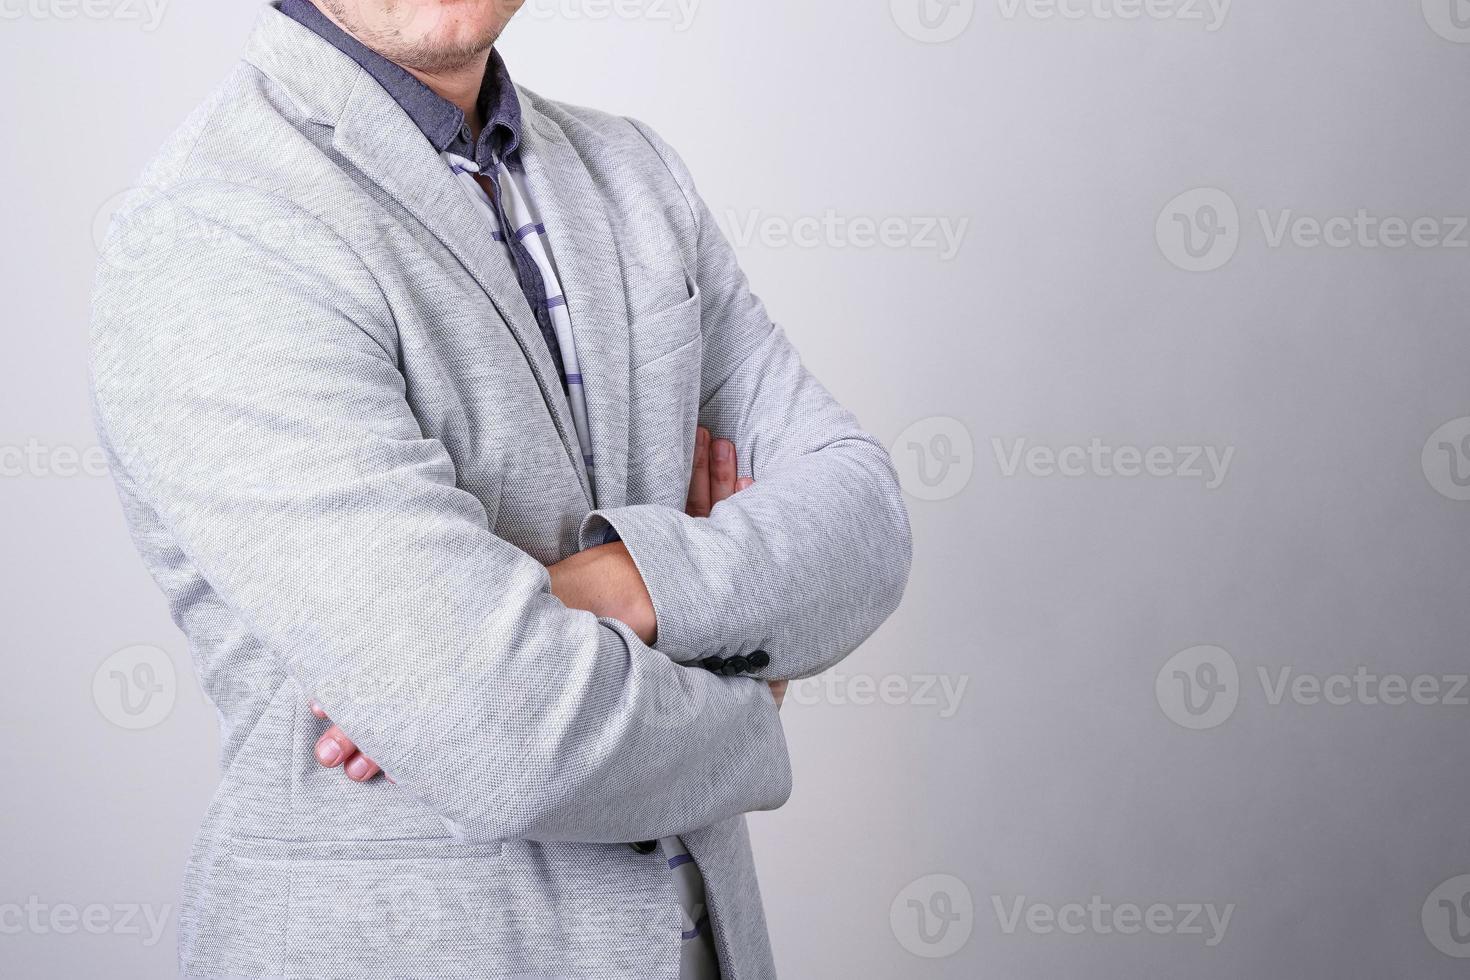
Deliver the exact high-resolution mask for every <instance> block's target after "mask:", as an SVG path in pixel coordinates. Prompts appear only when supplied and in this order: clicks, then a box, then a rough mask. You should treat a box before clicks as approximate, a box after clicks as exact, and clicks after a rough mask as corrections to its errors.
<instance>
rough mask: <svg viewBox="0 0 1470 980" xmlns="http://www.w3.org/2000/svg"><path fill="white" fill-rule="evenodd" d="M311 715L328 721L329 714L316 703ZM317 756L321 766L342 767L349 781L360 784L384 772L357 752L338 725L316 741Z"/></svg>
mask: <svg viewBox="0 0 1470 980" xmlns="http://www.w3.org/2000/svg"><path fill="white" fill-rule="evenodd" d="M311 713H312V714H314V715H316V716H317V717H318V718H321V719H322V720H324V721H325V720H328V719H327V713H326V712H325V711H323V710H322V706H321V705H319V704H317V703H316V702H315V701H313V702H312V703H311ZM315 754H316V761H317V762H318V763H320V764H321V765H324V766H326V767H327V768H329V769H332V768H336V767H337V766H341V767H342V771H343V772H345V773H346V774H347V778H348V779H351V780H355V781H356V782H359V783H365V782H367V781H368V780H369V779H372V778H373V777H374V776H376V775H377V774H378V773H380V772H382V771H383V770H382V769H380V768H379V767H378V764H377V763H376V762H374V761H373V760H372V759H369V758H368V757H367V756H365V755H363V754H362V753H361V752H359V751H357V746H356V745H355V744H353V741H352V739H350V738H348V737H347V733H346V732H344V731H342V729H340V728H338V727H337V726H336V725H333V726H332V727H331V728H328V729H327V730H326V731H325V732H324V733H322V737H321V738H319V739H317V740H316V752H315ZM390 782H391V780H390Z"/></svg>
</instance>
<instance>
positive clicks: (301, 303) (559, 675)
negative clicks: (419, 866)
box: [93, 186, 790, 842]
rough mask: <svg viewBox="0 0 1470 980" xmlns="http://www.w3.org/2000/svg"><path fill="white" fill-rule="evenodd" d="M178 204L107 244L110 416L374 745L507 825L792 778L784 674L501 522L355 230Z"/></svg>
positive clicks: (232, 598)
mask: <svg viewBox="0 0 1470 980" xmlns="http://www.w3.org/2000/svg"><path fill="white" fill-rule="evenodd" d="M173 204H174V207H173V212H174V213H175V214H180V215H182V214H187V215H188V216H189V220H190V221H191V222H195V223H198V226H199V227H206V226H210V227H209V233H208V234H203V235H175V236H174V237H173V239H172V240H165V239H161V240H159V241H158V242H157V243H155V245H154V251H153V253H152V254H150V255H149V256H148V259H149V260H150V261H149V262H147V263H146V268H144V269H142V270H140V271H128V268H118V267H110V266H107V265H106V264H105V263H104V269H103V272H102V273H101V276H100V279H99V288H98V294H97V301H96V309H95V319H94V339H93V350H94V356H93V382H94V391H95V400H96V411H97V416H98V421H99V427H100V428H101V430H102V431H103V435H104V438H105V439H106V440H107V441H108V442H109V443H110V444H111V445H112V447H113V448H114V450H115V451H116V453H117V456H118V461H119V465H121V466H122V468H123V469H124V470H125V471H126V473H127V475H128V477H129V478H130V479H131V480H133V481H134V482H135V483H136V484H137V485H138V487H139V488H140V490H141V491H142V493H143V495H144V496H145V498H146V499H147V500H148V501H149V503H150V504H151V506H152V507H153V508H154V509H155V510H156V511H157V514H158V517H159V518H160V520H161V521H162V522H163V523H164V524H165V525H166V526H167V527H168V528H169V529H170V531H171V533H172V534H173V535H174V537H175V539H176V541H177V543H178V545H179V547H181V548H182V549H183V550H184V552H185V553H186V554H187V555H188V556H189V557H190V559H191V560H192V561H193V562H194V564H195V565H196V566H197V567H198V569H199V570H200V572H201V574H202V575H203V576H204V578H205V579H206V580H207V581H208V582H209V583H210V586H211V587H212V588H213V589H214V590H215V591H216V592H218V593H219V595H220V596H221V598H222V599H223V600H224V601H225V602H227V603H228V604H229V605H230V606H231V608H232V609H233V610H234V611H235V612H236V613H237V615H238V616H239V617H240V618H241V620H242V622H243V623H244V624H245V625H246V626H247V628H249V629H250V630H252V632H254V633H255V634H256V635H257V636H258V637H260V638H261V639H262V640H263V641H264V642H265V643H266V644H267V645H269V646H270V648H271V649H272V650H274V651H275V652H276V653H277V654H278V655H279V657H280V659H281V661H282V664H283V666H284V668H285V670H286V671H287V672H289V674H290V676H291V677H293V678H294V679H295V680H296V682H297V683H299V685H300V686H301V688H302V689H303V691H305V692H306V693H307V694H308V695H315V694H317V693H318V692H326V691H331V692H332V694H331V695H330V696H324V697H322V701H323V707H324V708H325V709H326V711H328V712H329V713H330V714H331V716H332V718H333V719H335V720H336V721H337V722H339V723H340V724H341V725H342V726H343V727H344V728H345V729H347V730H348V731H350V732H352V735H353V738H354V740H355V741H356V742H357V743H358V744H359V745H360V746H361V747H362V749H363V751H364V752H366V753H367V754H368V755H370V756H371V757H372V758H374V759H376V760H378V761H379V762H380V763H382V764H383V765H384V767H385V768H387V769H388V771H390V772H392V773H393V776H394V777H395V779H396V780H397V781H398V783H399V784H400V786H401V787H403V788H404V789H406V790H407V791H409V792H412V793H414V794H415V795H416V796H418V797H419V798H421V799H422V800H423V801H424V802H425V803H426V804H427V805H429V806H430V807H432V808H433V809H434V810H436V811H437V812H439V813H440V814H442V815H444V816H445V817H446V818H448V819H449V820H451V821H453V822H454V823H456V824H458V825H459V826H461V827H463V828H465V829H466V831H467V832H468V833H471V834H473V835H476V836H484V837H488V838H515V837H522V838H531V839H541V840H574V841H589V842H596V841H609V842H615V841H627V840H642V839H648V838H653V837H658V836H662V835H666V834H673V833H681V832H686V831H689V830H693V829H695V828H698V827H703V826H707V825H709V824H711V823H714V822H716V821H718V820H721V819H723V818H725V817H728V816H731V815H733V814H737V813H741V812H746V811H750V810H759V809H768V808H772V807H775V806H779V805H780V804H781V803H782V802H783V801H784V800H785V798H786V796H787V794H788V793H789V789H790V766H789V761H788V759H787V756H786V748H785V741H784V737H783V735H782V732H781V727H780V723H779V720H778V716H777V713H776V706H775V704H774V703H773V700H772V698H771V694H770V692H769V690H768V688H767V686H766V685H765V684H762V683H759V682H757V681H754V680H751V679H746V678H728V677H720V676H716V675H713V674H710V673H707V672H705V671H699V670H689V669H686V668H683V667H681V666H679V665H677V664H674V663H672V662H671V661H670V660H669V659H668V657H666V656H664V655H663V654H661V653H658V652H656V651H653V650H651V649H650V648H649V647H648V646H646V645H645V644H644V643H643V642H642V641H641V640H640V639H639V638H638V636H637V635H636V634H635V632H634V631H633V630H632V629H630V628H629V627H628V626H626V625H625V624H623V623H620V622H617V621H615V620H612V619H607V618H598V617H597V616H594V615H593V614H591V613H589V612H585V611H580V610H574V609H569V608H567V607H566V606H565V605H564V604H563V603H561V602H560V601H558V599H557V598H556V597H555V596H554V595H553V594H552V592H551V589H550V580H549V575H548V572H547V570H546V569H545V568H543V567H542V566H541V565H540V564H538V563H537V562H536V561H535V560H533V559H532V558H531V557H530V556H528V555H526V554H525V553H524V552H521V551H519V550H518V549H516V548H515V547H513V546H511V545H510V544H508V543H507V542H505V541H504V540H502V539H500V538H498V537H497V536H495V535H494V534H493V533H492V532H491V529H490V528H489V527H488V520H487V515H486V513H485V511H484V509H483V507H482V506H481V504H480V502H479V500H478V499H477V498H475V497H474V496H472V495H471V494H469V493H467V492H465V491H463V490H461V489H459V488H458V487H457V486H456V483H455V468H454V465H453V462H452V460H451V459H450V458H449V456H448V454H447V452H446V451H445V449H444V447H443V446H442V445H440V444H439V443H438V442H436V441H435V440H433V439H429V438H426V437H425V436H424V434H423V432H422V430H421V428H420V426H419V424H418V422H417V420H416V419H415V417H414V415H413V413H412V412H411V411H410V408H409V406H408V403H407V401H406V398H405V380H404V378H403V376H402V374H401V373H400V371H399V370H398V367H397V356H396V353H397V351H396V343H397V339H396V335H395V331H394V327H393V321H392V317H391V313H390V311H389V309H388V308H387V304H386V302H385V301H384V300H383V298H382V296H381V294H380V293H379V292H378V290H377V288H376V285H375V284H374V282H373V280H372V278H371V276H370V275H369V273H368V271H367V270H366V268H364V267H363V266H362V264H361V262H360V261H358V260H357V258H356V256H355V255H353V254H352V253H351V251H350V250H349V249H347V248H346V247H345V246H344V245H343V244H342V243H341V242H340V241H339V240H338V239H336V238H335V236H333V235H331V234H330V232H328V231H327V229H325V228H324V227H319V226H317V225H315V224H313V223H312V221H311V220H310V219H309V218H308V217H307V216H305V215H303V214H301V213H300V212H299V211H296V210H295V209H292V208H290V207H289V206H286V205H283V204H281V203H280V202H278V201H275V200H273V199H271V198H270V197H268V196H267V195H263V194H257V193H255V192H251V191H246V190H242V189H239V188H232V189H230V190H227V191H226V190H220V189H218V188H214V187H207V186H203V187H200V186H196V187H192V188H190V190H189V192H188V193H186V194H178V195H175V200H174V202H173ZM242 216H245V217H248V218H249V219H251V220H248V221H245V220H241V218H242ZM281 222H290V223H291V224H290V227H292V228H293V229H299V233H298V234H297V235H296V236H295V238H294V240H293V241H292V242H291V243H290V246H289V252H288V251H287V250H286V249H284V248H279V249H278V248H274V247H271V246H270V245H267V244H265V243H262V242H261V241H258V240H255V239H253V238H252V237H249V235H248V233H247V231H246V230H242V229H247V230H248V228H259V227H280V223H281ZM139 264H140V263H137V262H136V261H135V262H130V263H128V266H129V268H134V269H136V268H137V266H138V265H139ZM324 270H331V272H330V274H328V273H327V272H326V271H324ZM366 678H371V679H372V682H371V683H344V681H356V680H359V679H366ZM385 683H386V685H387V686H388V690H386V691H385V690H383V689H382V687H383V685H384V684H385ZM467 749H470V750H472V751H466V750H467Z"/></svg>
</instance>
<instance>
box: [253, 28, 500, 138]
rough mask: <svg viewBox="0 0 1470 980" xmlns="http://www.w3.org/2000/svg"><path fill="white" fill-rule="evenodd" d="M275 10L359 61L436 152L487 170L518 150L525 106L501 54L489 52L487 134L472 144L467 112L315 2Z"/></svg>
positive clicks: (483, 111) (482, 103)
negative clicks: (493, 162)
mask: <svg viewBox="0 0 1470 980" xmlns="http://www.w3.org/2000/svg"><path fill="white" fill-rule="evenodd" d="M277 9H278V10H279V11H280V12H281V13H282V14H285V15H286V16H287V17H289V18H291V19H292V20H294V21H295V22H296V23H298V24H300V25H301V26H303V27H305V28H307V29H308V30H310V31H311V32H312V33H314V34H316V35H317V36H318V37H320V38H321V39H322V40H324V41H326V42H327V43H328V44H330V45H332V47H334V48H336V49H337V50H338V51H341V52H342V53H343V54H345V55H347V57H349V58H351V59H352V60H353V61H355V62H357V64H358V65H359V66H360V67H361V68H362V69H363V71H365V72H367V73H368V74H369V75H371V76H372V77H373V80H374V81H376V82H377V83H378V84H379V85H381V86H383V90H384V91H385V92H387V93H388V95H389V96H390V97H391V98H392V99H393V101H394V102H397V103H398V105H399V107H400V108H402V109H403V111H404V112H405V113H407V114H408V118H410V119H412V120H413V122H414V125H416V126H417V127H418V128H419V130H420V131H422V132H423V134H424V136H425V137H426V138H427V139H428V141H429V143H430V144H431V145H432V146H433V147H434V149H435V150H436V151H438V152H440V153H443V152H444V151H445V150H450V151H452V152H454V153H457V154H458V155H460V156H462V157H464V158H466V159H468V160H473V161H474V162H475V163H477V164H479V165H481V166H486V165H488V164H489V163H490V162H491V160H492V159H494V158H495V157H496V156H499V157H501V158H506V157H510V156H513V155H514V154H515V152H516V150H517V149H518V148H519V147H520V143H521V103H520V99H519V98H518V97H517V95H516V90H515V85H514V84H513V83H512V82H511V79H510V72H509V71H508V70H507V69H506V67H505V60H504V59H503V58H501V57H500V52H498V51H495V50H492V51H491V52H490V60H489V63H488V64H487V65H486V68H485V80H484V82H483V83H482V85H481V87H480V96H479V110H480V119H481V120H482V121H483V122H484V130H483V131H482V132H481V133H480V138H479V139H478V140H476V141H474V142H471V139H470V133H469V130H468V128H467V127H466V126H465V118H464V112H463V111H462V110H461V109H460V108H459V107H458V106H456V105H455V104H454V103H452V102H450V101H449V100H448V99H445V98H443V97H442V96H440V95H439V94H438V93H436V92H435V91H434V90H433V89H431V88H429V87H428V86H427V85H425V84H424V83H423V82H421V81H419V80H418V79H417V78H415V77H414V76H413V75H412V74H411V73H410V72H408V71H406V70H405V69H403V68H402V67H400V66H399V65H396V64H394V63H393V62H391V61H389V60H388V59H387V58H384V57H383V56H382V55H380V54H378V53H377V52H376V51H374V50H372V49H371V48H369V47H368V46H367V45H365V44H363V43H362V42H361V41H359V40H358V39H357V38H355V37H353V36H352V35H351V34H348V33H347V32H346V31H344V30H342V28H340V27H338V26H337V25H336V24H335V23H334V22H333V21H332V20H331V19H330V18H328V17H327V16H326V15H325V14H323V13H322V12H321V11H320V10H319V9H317V7H316V6H315V5H314V4H312V3H311V0H281V3H280V6H279V7H278V8H277Z"/></svg>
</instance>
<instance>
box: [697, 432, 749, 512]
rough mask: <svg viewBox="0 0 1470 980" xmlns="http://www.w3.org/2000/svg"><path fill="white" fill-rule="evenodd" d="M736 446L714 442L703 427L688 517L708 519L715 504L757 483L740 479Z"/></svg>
mask: <svg viewBox="0 0 1470 980" xmlns="http://www.w3.org/2000/svg"><path fill="white" fill-rule="evenodd" d="M736 465H737V464H736V456H735V444H734V443H733V442H731V441H730V440H729V439H712V438H711V437H710V431H709V430H708V429H706V428H705V427H704V426H700V427H699V429H698V430H697V431H696V432H695V434H694V468H693V470H692V471H691V473H690V475H689V499H688V501H687V502H686V503H685V504H684V513H686V514H688V515H689V516H690V517H708V516H709V515H710V511H711V510H713V509H714V506H715V504H717V503H719V502H720V501H722V500H724V499H725V498H727V497H729V496H731V495H733V494H736V493H739V492H740V491H741V490H744V489H746V488H747V487H749V486H751V485H752V484H754V483H755V481H754V480H752V479H751V478H750V477H748V476H742V477H739V478H738V479H737V478H736V472H737V470H736Z"/></svg>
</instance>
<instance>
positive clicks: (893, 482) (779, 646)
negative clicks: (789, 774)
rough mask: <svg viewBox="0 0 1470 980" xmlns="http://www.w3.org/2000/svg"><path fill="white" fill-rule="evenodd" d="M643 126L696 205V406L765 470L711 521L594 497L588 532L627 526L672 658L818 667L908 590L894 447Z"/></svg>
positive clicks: (847, 648)
mask: <svg viewBox="0 0 1470 980" xmlns="http://www.w3.org/2000/svg"><path fill="white" fill-rule="evenodd" d="M635 125H637V124H635ZM639 129H640V131H642V132H643V133H644V135H645V136H646V137H647V138H648V140H649V142H650V143H651V144H652V145H653V147H654V149H655V150H656V151H657V152H658V153H659V155H660V156H661V157H662V159H663V160H664V162H665V164H666V165H667V166H668V169H669V172H670V174H671V175H672V177H673V179H674V180H675V181H676V182H677V183H678V185H679V188H680V190H681V191H682V192H683V194H684V196H685V198H686V200H687V201H688V204H689V208H690V219H689V220H690V221H691V223H692V224H691V227H692V232H691V237H692V239H693V241H694V242H695V245H694V247H693V250H692V251H693V256H692V261H693V262H694V279H695V282H696V284H697V285H698V288H699V291H700V296H701V313H702V322H703V327H702V329H703V334H704V337H703V344H704V361H703V365H702V374H703V379H702V390H701V392H700V395H701V407H700V421H701V423H702V424H704V425H706V426H708V427H709V428H710V429H711V430H713V431H714V432H716V433H718V434H720V435H722V436H726V437H728V438H729V439H732V440H733V441H734V442H735V443H736V445H738V446H739V447H740V450H741V454H742V459H744V460H745V461H746V466H745V469H746V471H747V472H748V473H751V474H752V475H753V476H754V477H755V478H756V481H757V482H756V484H755V486H754V487H752V488H750V489H749V490H747V491H745V492H743V493H740V494H738V495H737V496H735V497H732V498H730V499H728V500H725V501H724V502H722V503H720V504H719V505H717V506H716V507H715V508H714V509H713V511H712V512H711V514H710V516H709V519H708V520H699V519H696V518H693V517H690V516H689V515H688V514H685V513H680V512H678V511H676V510H672V509H670V508H666V507H653V506H632V507H621V508H614V509H608V510H603V511H597V512H594V513H593V514H591V515H589V517H588V518H587V520H586V521H585V522H584V525H583V528H582V538H583V542H584V543H593V542H596V541H600V540H602V538H603V535H604V534H605V533H606V529H607V527H608V526H609V525H611V526H612V527H613V528H615V529H616V530H617V532H618V535H619V536H620V537H621V538H622V540H623V542H624V543H625V544H626V545H627V547H628V550H629V552H630V553H631V554H632V556H633V558H634V560H635V561H636V562H637V564H638V568H639V569H640V571H641V572H642V575H643V580H644V582H645V584H646V585H647V587H648V590H649V592H650V593H651V595H652V598H653V604H654V607H655V609H656V611H657V618H658V640H657V643H656V646H657V648H658V649H659V650H662V651H664V652H665V653H667V654H668V655H669V656H670V657H672V658H673V659H675V660H678V661H681V662H682V661H689V660H695V659H698V658H702V657H707V656H712V655H718V656H727V657H728V656H735V655H745V654H749V653H751V652H753V651H755V650H765V651H766V652H768V653H769V654H770V656H771V662H770V664H769V666H768V667H767V668H765V669H764V670H762V671H761V672H760V676H762V677H768V678H777V677H779V678H796V677H805V676H808V675H811V674H815V673H819V672H821V671H822V670H825V669H826V668H828V667H830V666H832V665H833V664H834V663H836V662H837V661H839V660H840V659H841V658H842V657H844V656H846V655H847V654H848V653H850V652H851V651H852V650H853V649H854V648H855V647H857V645H858V644H860V643H861V642H862V641H863V640H865V639H866V638H867V637H868V636H869V635H870V634H872V632H873V631H874V630H876V629H877V628H878V626H879V625H880V624H881V623H882V622H883V620H884V619H886V618H887V617H888V615H889V614H890V613H891V612H892V611H893V610H894V609H895V608H896V607H897V605H898V602H899V599H900V598H901V597H902V594H903V588H904V585H905V583H906V581H907V579H908V571H909V563H910V550H911V542H910V536H909V525H908V515H907V512H906V511H905V509H904V504H903V498H902V493H901V491H900V489H899V485H898V480H897V478H896V476H895V474H894V471H893V466H892V463H891V461H890V460H889V457H888V452H887V450H885V449H884V448H883V446H882V445H881V444H880V443H879V442H878V441H877V440H876V439H874V438H873V437H872V436H870V435H868V434H867V433H865V432H864V431H862V429H860V428H859V426H858V424H857V420H856V419H855V418H853V416H852V414H851V413H850V412H848V411H847V410H845V409H844V408H842V406H841V405H839V404H838V403H837V401H836V400H835V399H834V398H833V397H832V396H831V395H830V394H829V393H828V392H827V390H826V389H825V388H823V387H822V385H821V384H820V383H819V382H818V381H817V380H816V379H815V378H814V377H812V375H811V373H810V372H808V371H807V370H806V368H805V367H803V366H802V363H801V360H800V358H799V357H798V356H797V353H796V350H795V348H794V347H793V346H792V345H791V343H790V342H789V341H788V340H787V339H786V336H785V334H784V333H783V332H782V331H781V330H780V328H778V327H776V326H775V325H774V324H772V323H771V320H770V318H769V316H768V315H767V313H766V311H765V307H764V306H763V305H762V304H761V302H760V300H758V299H757V298H756V297H755V296H754V295H752V294H751V292H750V289H749V286H748V284H747V282H746V278H745V275H744V274H743V273H742V272H741V270H740V267H739V264H738V262H737V261H736V258H735V255H734V252H733V250H732V249H731V248H730V246H729V244H728V243H727V242H726V241H725V238H724V236H723V235H722V234H721V232H720V230H719V228H718V227H717V226H716V224H715V221H714V218H713V216H712V215H711V214H710V212H709V209H708V208H707V207H706V206H705V204H704V202H703V201H702V200H701V199H700V198H699V196H698V194H697V192H696V191H695V189H694V186H693V182H692V180H691V179H690V177H689V173H688V171H687V170H686V169H685V168H684V165H683V164H682V163H681V162H680V161H679V159H678V157H677V156H676V155H675V154H674V153H673V151H672V150H671V149H669V147H668V146H667V145H665V144H664V143H663V142H662V141H660V140H659V139H658V137H657V136H655V135H653V134H652V133H651V132H649V131H647V130H646V129H645V128H644V127H642V126H641V125H640V126H639Z"/></svg>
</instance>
